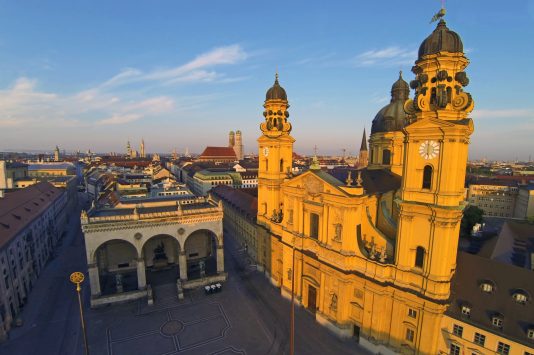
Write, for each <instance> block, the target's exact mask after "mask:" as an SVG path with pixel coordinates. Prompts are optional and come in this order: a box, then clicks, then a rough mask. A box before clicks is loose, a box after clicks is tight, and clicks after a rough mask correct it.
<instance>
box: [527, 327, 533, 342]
mask: <svg viewBox="0 0 534 355" xmlns="http://www.w3.org/2000/svg"><path fill="white" fill-rule="evenodd" d="M527 337H528V338H529V339H534V327H532V328H528V330H527Z"/></svg>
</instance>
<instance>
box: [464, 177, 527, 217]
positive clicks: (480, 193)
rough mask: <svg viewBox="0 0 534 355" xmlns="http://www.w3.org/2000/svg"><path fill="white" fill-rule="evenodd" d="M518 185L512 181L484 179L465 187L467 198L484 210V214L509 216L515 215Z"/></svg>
mask: <svg viewBox="0 0 534 355" xmlns="http://www.w3.org/2000/svg"><path fill="white" fill-rule="evenodd" d="M518 193H519V187H518V185H517V183H515V182H514V181H498V180H490V179H484V180H482V181H477V182H472V183H471V184H469V187H468V188H467V200H468V201H469V203H470V204H471V205H473V206H477V207H479V208H480V209H482V210H483V211H484V216H488V217H503V218H510V217H514V215H515V207H516V202H517V196H518Z"/></svg>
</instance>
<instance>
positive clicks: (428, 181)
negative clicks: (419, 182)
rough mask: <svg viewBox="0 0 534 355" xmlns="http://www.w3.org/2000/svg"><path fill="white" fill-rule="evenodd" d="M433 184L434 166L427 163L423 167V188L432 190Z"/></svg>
mask: <svg viewBox="0 0 534 355" xmlns="http://www.w3.org/2000/svg"><path fill="white" fill-rule="evenodd" d="M431 186H432V167H431V166H430V165H427V166H425V168H424V169H423V189H428V190H430V188H431Z"/></svg>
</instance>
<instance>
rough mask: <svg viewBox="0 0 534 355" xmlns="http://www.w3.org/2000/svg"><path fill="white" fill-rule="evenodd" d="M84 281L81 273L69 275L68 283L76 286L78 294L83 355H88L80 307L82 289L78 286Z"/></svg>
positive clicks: (83, 320)
mask: <svg viewBox="0 0 534 355" xmlns="http://www.w3.org/2000/svg"><path fill="white" fill-rule="evenodd" d="M84 279H85V276H84V275H83V273H81V272H79V271H76V272H73V273H72V274H70V282H72V283H74V284H76V291H77V293H78V304H79V306H80V322H81V324H82V332H83V343H84V346H85V355H89V346H88V345H87V334H86V331H85V319H84V318H83V307H82V297H81V296H80V291H81V290H82V288H81V287H80V284H81V283H82V282H83V280H84Z"/></svg>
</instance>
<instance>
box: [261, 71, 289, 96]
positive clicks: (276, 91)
mask: <svg viewBox="0 0 534 355" xmlns="http://www.w3.org/2000/svg"><path fill="white" fill-rule="evenodd" d="M267 100H285V101H287V94H286V91H285V90H284V88H283V87H281V86H280V83H279V82H278V73H277V74H276V78H275V80H274V84H273V86H271V88H270V89H269V90H267V93H266V94H265V101H267Z"/></svg>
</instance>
